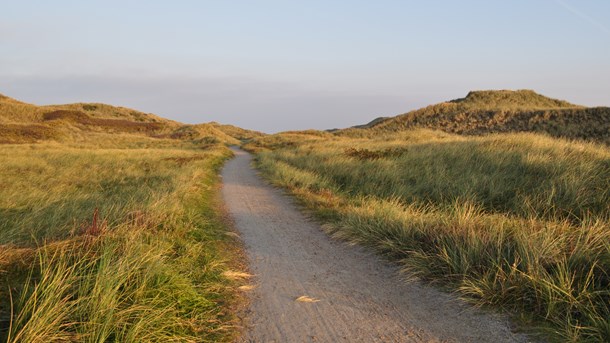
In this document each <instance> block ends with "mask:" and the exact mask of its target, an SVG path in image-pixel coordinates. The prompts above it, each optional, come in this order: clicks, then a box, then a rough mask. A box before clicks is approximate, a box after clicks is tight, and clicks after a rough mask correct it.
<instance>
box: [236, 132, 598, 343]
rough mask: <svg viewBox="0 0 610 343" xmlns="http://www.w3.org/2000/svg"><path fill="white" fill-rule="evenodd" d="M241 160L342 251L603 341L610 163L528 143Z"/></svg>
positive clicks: (356, 142) (361, 145)
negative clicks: (358, 252) (307, 212)
mask: <svg viewBox="0 0 610 343" xmlns="http://www.w3.org/2000/svg"><path fill="white" fill-rule="evenodd" d="M294 135H295V134H291V135H288V136H287V137H286V138H285V139H284V138H283V137H282V135H276V136H271V137H264V138H261V139H259V140H258V141H256V140H255V141H254V142H252V143H250V144H249V145H248V146H249V147H250V148H251V149H252V150H255V151H258V152H259V154H258V157H257V165H258V167H259V169H260V170H261V171H262V172H263V174H264V175H266V176H267V177H268V178H269V179H270V180H271V181H272V182H274V183H275V184H277V185H280V186H283V187H287V188H289V189H290V190H291V191H292V192H293V193H294V194H296V195H297V196H298V197H299V199H301V201H302V202H303V203H304V204H305V205H306V206H307V207H309V208H311V209H314V210H315V211H314V212H315V213H316V214H317V215H318V216H319V218H320V219H321V220H323V221H324V222H325V223H326V225H325V227H326V228H327V229H328V231H329V232H330V233H331V234H333V235H335V236H337V237H340V238H343V239H347V240H349V241H352V242H355V243H358V244H363V245H367V246H370V247H373V248H374V249H376V250H378V251H379V252H380V253H382V254H384V255H385V256H387V257H389V258H391V259H393V260H396V261H398V262H399V263H400V264H401V265H402V266H403V267H404V269H405V270H407V271H408V273H409V275H414V276H419V277H420V278H423V279H426V280H428V281H431V282H435V283H438V284H440V285H444V286H447V287H449V288H451V289H453V290H455V291H457V292H458V293H459V294H461V295H462V296H464V297H465V298H467V299H470V300H471V301H473V302H475V303H477V304H480V305H493V306H496V307H498V308H502V309H506V310H509V311H510V312H512V313H517V314H520V315H521V316H522V317H523V318H524V319H525V320H527V321H531V322H533V323H534V324H535V325H536V326H538V327H539V328H541V330H542V331H544V332H546V333H548V334H549V336H550V337H551V338H555V339H558V340H560V341H592V342H599V341H610V275H609V274H608V273H609V272H610V151H609V150H608V148H607V146H604V145H596V144H589V143H581V142H570V141H564V140H559V139H553V138H549V137H546V136H541V135H536V134H502V135H491V136H486V137H461V136H455V135H451V134H447V133H442V132H438V131H428V130H415V131H406V132H403V133H400V134H397V135H381V136H379V137H377V138H346V137H337V136H327V137H325V138H324V139H322V138H320V137H319V136H316V135H303V136H302V137H301V139H300V140H299V139H295V136H294Z"/></svg>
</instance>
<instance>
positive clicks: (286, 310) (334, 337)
mask: <svg viewBox="0 0 610 343" xmlns="http://www.w3.org/2000/svg"><path fill="white" fill-rule="evenodd" d="M235 153H236V158H234V159H233V160H231V161H229V162H228V163H227V165H226V166H225V168H224V170H223V173H222V176H223V183H224V185H223V191H222V193H223V198H224V201H225V202H226V206H227V209H228V211H229V214H230V216H231V217H232V219H233V220H234V222H235V225H236V228H237V229H238V231H239V233H240V235H241V237H242V239H243V241H244V244H245V247H246V252H247V255H248V258H249V264H250V268H251V272H252V273H253V274H254V275H255V277H254V278H253V284H254V285H255V286H256V287H255V288H254V289H253V290H251V291H249V292H250V295H251V305H250V308H249V309H248V311H247V313H246V314H245V317H246V318H245V324H246V325H247V328H246V330H245V332H244V335H243V337H242V340H243V341H244V342H495V343H500V342H525V341H527V338H525V337H524V336H523V335H518V334H514V333H512V332H511V330H510V329H509V324H508V323H507V322H506V320H505V319H502V318H501V317H500V316H495V315H491V314H486V313H481V312H479V311H477V310H474V309H472V308H470V307H469V306H466V305H465V304H463V303H461V302H460V301H459V300H457V299H456V298H455V297H454V296H451V295H449V294H445V293H442V292H440V291H438V290H436V289H434V288H431V287H428V286H425V285H422V284H420V283H418V282H406V281H404V280H402V279H401V278H400V277H399V276H398V275H397V269H396V268H395V267H393V266H391V265H390V264H389V263H387V262H385V261H382V260H380V259H379V258H377V257H375V256H374V255H372V254H370V253H368V252H366V251H365V250H364V249H362V248H359V247H354V246H349V245H347V244H345V243H343V242H339V241H335V240H332V239H329V238H328V236H327V235H326V234H325V233H324V232H323V231H322V230H321V229H320V227H319V226H318V225H317V224H315V223H313V222H312V221H310V220H308V219H307V218H306V217H305V216H304V215H303V214H302V213H301V212H299V211H298V209H297V208H296V207H295V205H294V204H293V203H292V201H291V199H290V198H289V197H288V196H286V195H283V193H282V192H281V191H279V190H277V189H274V188H272V187H270V186H268V185H267V184H266V183H264V182H263V181H262V180H261V179H260V177H259V176H257V174H256V172H255V171H254V170H253V169H252V168H251V167H250V162H251V156H250V155H249V154H247V153H245V152H243V151H240V150H235ZM302 296H306V297H309V298H311V300H310V301H299V300H297V299H298V298H299V297H302Z"/></svg>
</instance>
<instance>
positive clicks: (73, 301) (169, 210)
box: [0, 133, 242, 342]
mask: <svg viewBox="0 0 610 343" xmlns="http://www.w3.org/2000/svg"><path fill="white" fill-rule="evenodd" d="M202 147H203V146H202V145H201V144H198V143H196V142H188V141H177V140H171V139H156V138H148V137H142V136H138V135H129V134H121V135H111V134H108V133H101V134H99V136H89V137H84V139H83V141H80V142H79V141H78V140H77V139H74V140H72V141H71V142H70V143H66V144H59V143H53V142H49V143H44V144H25V145H23V144H22V145H3V146H0V160H2V164H1V165H0V233H1V235H0V276H1V280H2V281H1V283H0V338H1V339H2V340H7V341H8V342H51V341H79V342H94V341H95V342H99V341H125V342H141V341H157V342H172V341H176V342H178V341H179V342H195V341H202V340H204V341H230V340H232V339H233V337H234V334H235V330H234V325H235V322H234V321H235V317H234V316H233V315H232V310H231V308H232V306H234V305H235V301H236V299H237V297H236V292H237V291H238V290H237V287H238V286H240V285H241V284H242V282H240V281H238V280H236V281H234V280H232V279H230V278H229V277H227V276H226V275H225V274H224V272H225V271H227V270H236V269H235V268H237V267H238V265H237V264H236V259H237V258H238V257H237V252H236V249H237V248H236V246H235V243H234V241H233V238H232V237H230V236H229V235H226V234H225V233H226V232H227V231H226V228H225V224H224V222H223V221H222V219H221V216H220V215H219V214H218V209H217V208H218V207H217V205H216V203H215V201H216V200H215V198H214V197H215V193H216V189H217V188H216V184H217V182H218V177H217V172H218V169H219V168H220V166H221V165H222V163H223V161H224V160H225V159H226V158H228V157H229V156H230V155H231V153H230V151H229V150H228V149H227V148H226V147H224V146H223V145H220V144H213V145H205V148H202ZM98 213H99V215H97V214H98ZM11 299H12V301H13V307H12V314H11V304H10V302H11V301H10V300H11Z"/></svg>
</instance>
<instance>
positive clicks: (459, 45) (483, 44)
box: [0, 0, 610, 132]
mask: <svg viewBox="0 0 610 343" xmlns="http://www.w3.org/2000/svg"><path fill="white" fill-rule="evenodd" d="M521 88H527V89H534V90H536V91H538V92H539V93H542V94H545V95H548V96H551V97H555V98H562V99H565V100H569V101H571V102H575V103H579V104H583V105H591V106H593V105H610V1H608V0H510V1H508V0H459V1H457V0H428V1H423V0H403V1H390V0H378V1H371V0H366V1H361V0H346V1H339V0H307V1H305V0H302V1H291V0H261V1H257V0H230V1H228V0H224V1H223V0H217V1H196V0H189V1H187V0H174V1H169V0H168V1H160V0H155V1H151V0H149V1H134V0H122V1H115V0H105V1H97V0H95V1H67V0H54V1H46V0H45V1H42V0H40V1H32V0H19V1H15V0H0V93H3V94H5V95H8V96H11V97H14V98H17V99H20V100H23V101H26V102H32V103H35V104H40V105H42V104H56V103H67V102H104V103H110V104H114V105H121V106H127V107H133V108H136V109H139V110H143V111H146V112H153V113H156V114H159V115H161V116H164V117H167V118H171V119H175V120H179V121H182V122H186V123H200V122H207V121H212V120H215V121H219V122H223V123H231V124H235V125H239V126H242V127H246V128H251V129H257V130H262V131H266V132H276V131H280V130H289V129H306V128H318V129H326V128H334V127H347V126H351V125H355V124H361V123H365V122H367V121H369V120H371V119H373V118H375V117H377V116H382V115H383V116H389V115H396V114H399V113H404V112H407V111H409V110H411V109H415V108H418V107H421V106H425V105H428V104H432V103H436V102H440V101H444V100H450V99H454V98H459V97H463V96H465V95H466V93H467V92H468V91H469V90H474V89H521Z"/></svg>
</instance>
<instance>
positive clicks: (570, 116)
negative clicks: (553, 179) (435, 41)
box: [339, 90, 610, 144]
mask: <svg viewBox="0 0 610 343" xmlns="http://www.w3.org/2000/svg"><path fill="white" fill-rule="evenodd" d="M364 126H365V128H364V130H370V131H373V132H376V133H378V132H380V131H381V132H397V131H403V130H405V129H410V128H415V127H420V128H429V129H436V130H442V131H445V132H449V133H457V134H463V135H483V134H488V133H498V132H539V133H546V134H548V135H551V136H554V137H564V138H570V139H583V140H591V141H601V142H605V143H607V144H610V108H608V107H595V108H588V107H584V106H579V105H574V104H571V103H569V102H567V101H563V100H556V99H552V98H548V97H546V96H543V95H540V94H537V93H536V92H534V91H531V90H518V91H511V90H500V91H473V92H470V93H468V95H467V96H466V97H465V98H461V99H455V100H451V101H447V102H443V103H440V104H436V105H431V106H428V107H425V108H422V109H419V110H415V111H411V112H408V113H405V114H401V115H398V116H396V117H392V118H389V119H386V120H381V121H377V122H373V123H370V124H367V125H364ZM360 130H362V129H358V128H350V129H345V130H341V131H339V134H344V135H362V134H363V133H362V132H358V131H360ZM369 133H371V132H369Z"/></svg>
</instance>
